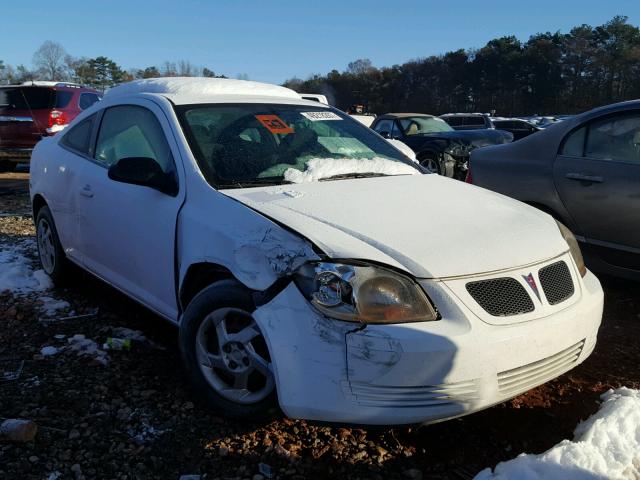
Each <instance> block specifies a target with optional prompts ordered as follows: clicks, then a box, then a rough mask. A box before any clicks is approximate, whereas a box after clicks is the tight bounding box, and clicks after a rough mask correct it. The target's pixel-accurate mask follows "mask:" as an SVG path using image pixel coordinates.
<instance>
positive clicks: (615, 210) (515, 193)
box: [467, 100, 640, 280]
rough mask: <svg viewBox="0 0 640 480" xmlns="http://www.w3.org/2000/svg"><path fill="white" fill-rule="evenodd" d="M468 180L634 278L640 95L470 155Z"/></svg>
mask: <svg viewBox="0 0 640 480" xmlns="http://www.w3.org/2000/svg"><path fill="white" fill-rule="evenodd" d="M470 167H471V168H470V174H469V176H468V178H467V181H468V182H469V183H473V184H475V185H478V186H481V187H484V188H488V189H490V190H494V191H496V192H500V193H503V194H505V195H508V196H510V197H513V198H516V199H518V200H521V201H523V202H525V203H528V204H531V205H533V206H535V207H538V208H540V209H541V210H544V211H546V212H547V213H549V214H551V215H552V216H554V217H556V218H557V219H558V220H560V221H561V222H563V223H564V224H565V225H567V226H568V227H569V228H570V229H571V230H572V231H573V232H574V233H575V235H576V237H577V238H578V240H579V241H580V243H581V246H582V247H583V251H584V254H585V258H586V260H587V264H588V265H589V266H590V268H592V269H593V270H595V271H599V272H603V273H609V274H612V275H616V276H619V277H624V278H629V279H634V280H640V101H638V100H634V101H629V102H622V103H616V104H613V105H607V106H605V107H600V108H596V109H594V110H591V111H589V112H586V113H583V114H581V115H577V116H575V117H572V118H569V119H567V120H565V121H563V122H559V123H555V124H553V125H551V126H549V127H547V128H546V129H545V130H543V131H541V132H539V133H536V134H535V135H531V136H529V137H526V138H523V139H522V140H520V141H518V142H515V143H510V144H506V145H497V146H491V147H485V148H483V149H479V150H475V151H473V152H472V154H471V162H470Z"/></svg>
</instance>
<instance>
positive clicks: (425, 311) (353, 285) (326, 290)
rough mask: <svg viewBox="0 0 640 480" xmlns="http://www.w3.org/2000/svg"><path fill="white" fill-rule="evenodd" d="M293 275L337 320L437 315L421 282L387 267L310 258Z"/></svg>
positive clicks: (416, 318)
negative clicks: (320, 260)
mask: <svg viewBox="0 0 640 480" xmlns="http://www.w3.org/2000/svg"><path fill="white" fill-rule="evenodd" d="M294 279H295V282H296V284H297V285H298V288H300V291H301V292H302V293H303V294H304V295H305V296H306V297H307V299H308V300H309V301H310V302H311V303H312V304H313V305H314V306H315V307H316V308H317V309H318V310H320V311H321V312H322V313H323V314H325V315H327V316H328V317H331V318H335V319H338V320H345V321H347V322H360V323H406V322H427V321H432V320H437V319H438V315H437V313H436V311H435V309H434V308H433V306H432V305H431V302H430V301H429V299H428V298H427V296H426V295H425V293H424V292H423V291H422V289H421V288H420V286H419V285H418V284H416V283H415V282H414V281H413V280H411V279H410V278H407V277H405V276H403V275H400V274H398V273H395V272H393V271H391V270H387V269H385V268H381V267H375V266H371V265H366V264H359V265H355V264H354V265H350V264H344V263H329V262H310V263H306V264H304V265H303V266H302V267H300V268H299V269H298V271H297V272H296V274H295V276H294Z"/></svg>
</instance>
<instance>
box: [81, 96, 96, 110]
mask: <svg viewBox="0 0 640 480" xmlns="http://www.w3.org/2000/svg"><path fill="white" fill-rule="evenodd" d="M98 100H100V97H98V95H96V94H95V93H81V94H80V100H79V101H78V106H79V107H80V109H81V110H86V109H87V108H89V107H90V106H91V105H93V104H94V103H96V102H97V101H98Z"/></svg>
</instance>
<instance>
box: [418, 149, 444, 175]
mask: <svg viewBox="0 0 640 480" xmlns="http://www.w3.org/2000/svg"><path fill="white" fill-rule="evenodd" d="M418 162H420V165H422V166H423V167H424V168H426V169H427V170H428V171H429V172H431V173H435V174H438V175H440V174H441V173H440V162H438V156H437V155H436V154H435V153H432V152H427V153H423V154H422V155H420V157H419V158H418Z"/></svg>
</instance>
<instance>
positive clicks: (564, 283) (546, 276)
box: [538, 261, 575, 305]
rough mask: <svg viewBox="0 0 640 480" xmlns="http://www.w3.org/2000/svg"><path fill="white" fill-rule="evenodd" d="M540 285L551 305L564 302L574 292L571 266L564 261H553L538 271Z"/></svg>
mask: <svg viewBox="0 0 640 480" xmlns="http://www.w3.org/2000/svg"><path fill="white" fill-rule="evenodd" d="M538 276H539V277H540V285H541V286H542V290H543V291H544V294H545V296H546V297H547V301H548V302H549V304H550V305H557V304H558V303H562V302H564V301H565V300H566V299H568V298H569V297H571V296H572V295H573V293H574V291H575V290H574V287H573V280H572V279H571V273H570V272H569V267H568V266H567V264H566V263H565V262H563V261H559V262H556V263H552V264H551V265H548V266H546V267H544V268H541V269H540V272H538Z"/></svg>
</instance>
